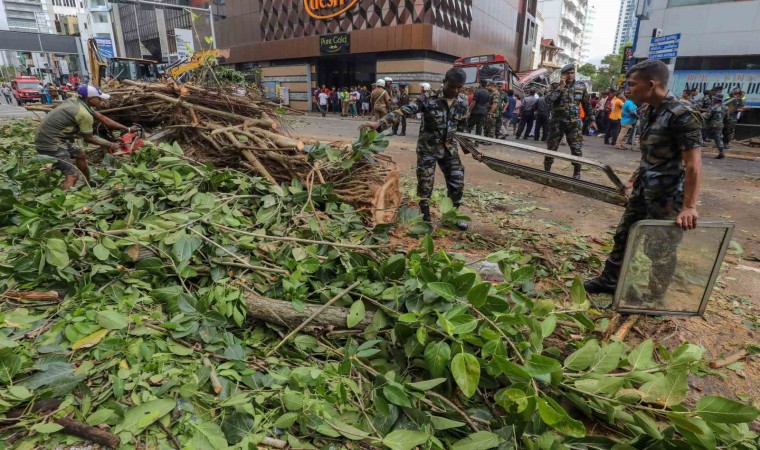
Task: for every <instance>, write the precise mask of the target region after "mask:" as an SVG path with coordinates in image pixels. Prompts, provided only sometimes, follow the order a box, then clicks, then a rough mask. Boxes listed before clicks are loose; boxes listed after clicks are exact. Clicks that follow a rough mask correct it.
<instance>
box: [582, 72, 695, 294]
mask: <svg viewBox="0 0 760 450" xmlns="http://www.w3.org/2000/svg"><path fill="white" fill-rule="evenodd" d="M668 76H669V73H668V66H667V65H665V64H664V63H663V62H662V61H659V60H648V61H643V62H641V63H638V64H636V65H635V66H633V67H632V68H631V70H630V71H629V75H628V89H629V91H630V98H631V99H633V101H634V102H636V103H647V104H648V105H649V106H648V107H647V109H646V110H643V111H642V112H641V140H640V145H641V162H640V164H639V168H638V170H637V171H636V172H635V173H634V174H633V176H631V179H630V180H628V182H627V183H626V191H627V192H628V191H632V193H631V195H630V198H629V200H628V205H626V209H625V212H624V213H623V217H622V219H621V220H620V224H619V225H618V227H617V231H616V233H615V237H614V246H613V248H612V252H610V255H609V257H608V259H607V262H606V263H605V266H604V270H603V272H602V275H601V276H600V277H598V278H594V279H591V280H588V281H586V282H585V283H583V285H584V287H585V288H586V292H588V293H591V294H597V293H610V294H612V293H614V292H615V288H616V285H617V281H618V277H619V275H620V265H621V263H622V261H623V256H624V255H625V248H626V244H627V240H628V230H629V229H630V228H631V226H633V224H634V223H636V222H638V221H640V220H644V219H664V220H675V222H676V224H677V225H678V226H679V227H680V228H681V229H683V230H690V229H693V228H695V227H696V225H697V209H696V207H697V197H698V196H699V186H700V184H701V177H702V175H701V167H702V159H701V154H702V149H701V148H700V147H701V145H702V144H701V143H702V139H701V136H700V130H701V128H702V119H701V116H700V115H699V112H698V111H697V110H696V109H695V108H694V106H693V105H691V104H690V103H688V102H685V101H683V100H681V99H678V98H676V97H675V96H674V95H673V94H672V93H670V92H668V89H667V84H668ZM627 192H626V193H627ZM682 232H683V231H682V230H679V229H668V230H666V231H662V232H661V233H660V234H659V235H657V236H651V235H650V236H649V239H647V241H645V242H644V251H645V253H646V255H647V256H648V257H649V258H650V259H651V260H652V270H651V273H650V278H649V288H650V292H649V293H646V294H644V295H641V296H640V298H639V299H640V300H641V301H642V302H643V303H650V302H651V303H658V302H661V301H662V300H663V296H664V294H665V292H666V291H667V288H668V285H669V284H670V280H671V278H672V276H673V273H674V271H675V268H676V251H675V250H676V247H677V246H678V243H679V242H680V238H681V235H682Z"/></svg>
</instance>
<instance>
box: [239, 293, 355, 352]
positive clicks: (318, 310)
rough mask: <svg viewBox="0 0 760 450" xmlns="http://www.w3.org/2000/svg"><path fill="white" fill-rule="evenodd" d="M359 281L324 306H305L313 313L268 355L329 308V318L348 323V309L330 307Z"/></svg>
mask: <svg viewBox="0 0 760 450" xmlns="http://www.w3.org/2000/svg"><path fill="white" fill-rule="evenodd" d="M359 283H361V281H354V282H353V283H352V284H351V285H350V286H349V287H347V288H345V289H343V290H342V291H340V292H339V293H338V294H337V295H336V296H335V297H333V298H331V299H330V300H329V301H328V302H327V303H325V304H324V305H322V306H318V307H315V308H308V309H307V308H304V310H305V311H309V312H310V313H311V314H310V315H309V316H308V317H307V318H306V319H304V320H303V321H302V322H301V324H300V325H298V326H297V327H296V328H295V329H294V330H293V331H291V332H290V333H288V335H287V336H285V337H284V338H282V340H281V341H280V342H279V343H277V345H275V346H274V348H273V349H272V350H269V352H268V353H267V355H266V356H271V355H272V353H274V352H276V351H277V349H279V348H280V347H282V345H283V344H285V343H286V342H288V340H289V339H290V338H291V337H293V336H294V335H295V334H296V333H298V332H299V331H301V330H302V329H303V328H304V327H305V326H306V325H308V324H309V323H311V322H312V321H313V320H315V319H317V318H318V317H319V316H320V315H322V313H324V312H325V311H327V310H328V309H329V310H330V311H329V314H327V315H326V316H327V318H331V319H333V320H334V319H335V318H338V319H342V320H341V322H342V323H341V325H340V326H342V325H345V324H346V318H347V317H348V310H346V309H344V308H338V309H337V310H336V309H330V307H331V306H332V304H333V303H335V302H337V301H338V300H340V299H341V298H343V297H344V296H345V295H346V294H348V293H349V292H351V290H352V289H353V288H355V287H356V286H358V285H359ZM244 301H245V304H246V309H248V306H249V303H248V299H246V300H244ZM283 303H287V302H283ZM290 308H291V309H292V310H293V311H295V309H294V308H293V305H292V304H291V305H290ZM249 312H250V310H249ZM282 312H285V313H287V312H288V311H287V310H285V311H282ZM295 312H296V313H298V312H297V311H295ZM299 314H301V313H299ZM341 316H342V317H341ZM365 319H366V314H365ZM333 323H336V322H333Z"/></svg>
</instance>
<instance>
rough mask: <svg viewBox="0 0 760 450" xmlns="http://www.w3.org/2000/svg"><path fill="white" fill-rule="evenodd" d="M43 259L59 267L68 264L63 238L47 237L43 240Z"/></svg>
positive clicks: (61, 267)
mask: <svg viewBox="0 0 760 450" xmlns="http://www.w3.org/2000/svg"><path fill="white" fill-rule="evenodd" d="M45 261H47V262H48V264H50V265H52V266H54V267H57V268H59V269H63V268H65V267H66V266H68V265H69V254H68V253H67V247H66V242H64V240H63V239H48V240H47V241H46V242H45Z"/></svg>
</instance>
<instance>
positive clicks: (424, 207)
mask: <svg viewBox="0 0 760 450" xmlns="http://www.w3.org/2000/svg"><path fill="white" fill-rule="evenodd" d="M420 213H421V214H422V221H423V222H425V223H431V222H432V220H431V219H430V204H428V203H427V202H420Z"/></svg>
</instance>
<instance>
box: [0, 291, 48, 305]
mask: <svg viewBox="0 0 760 450" xmlns="http://www.w3.org/2000/svg"><path fill="white" fill-rule="evenodd" d="M1 297H3V298H9V299H11V300H22V301H24V300H25V301H31V302H54V301H58V300H61V296H60V295H59V294H58V292H56V291H5V293H4V294H2V295H1Z"/></svg>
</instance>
